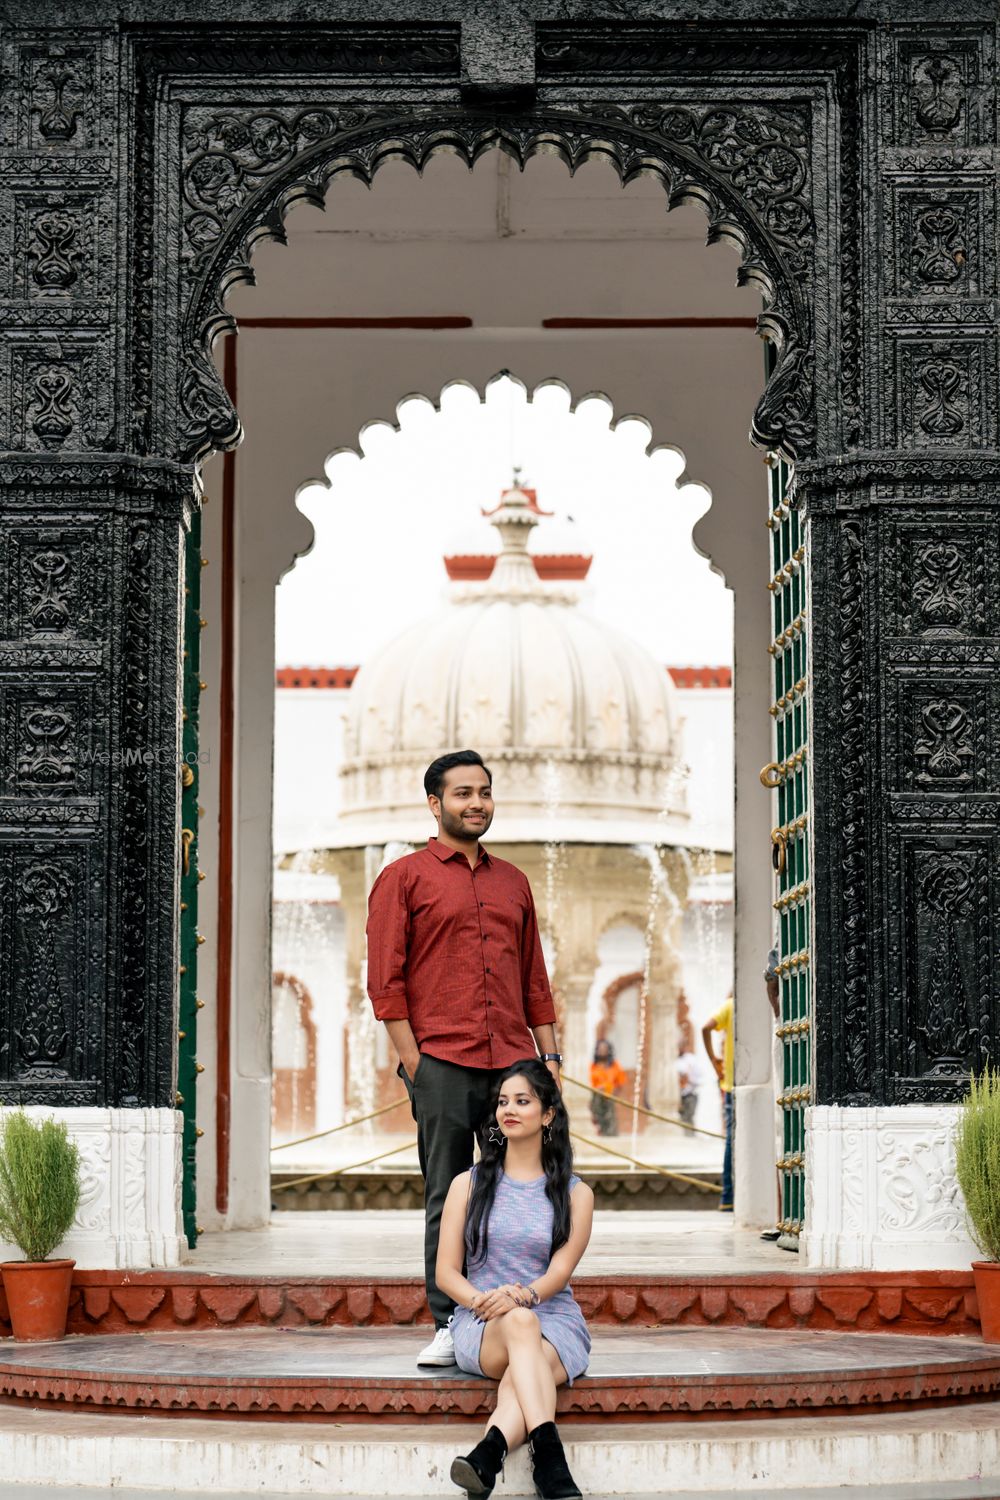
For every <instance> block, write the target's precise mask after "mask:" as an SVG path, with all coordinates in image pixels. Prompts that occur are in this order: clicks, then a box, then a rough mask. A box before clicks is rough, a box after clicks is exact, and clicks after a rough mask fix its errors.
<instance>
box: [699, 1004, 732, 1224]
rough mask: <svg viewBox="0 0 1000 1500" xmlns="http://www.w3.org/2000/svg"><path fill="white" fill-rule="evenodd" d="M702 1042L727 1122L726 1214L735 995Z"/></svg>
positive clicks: (727, 1208) (726, 1206) (727, 1207)
mask: <svg viewBox="0 0 1000 1500" xmlns="http://www.w3.org/2000/svg"><path fill="white" fill-rule="evenodd" d="M715 1031H721V1032H722V1056H721V1057H718V1056H717V1055H716V1051H715V1047H714V1046H713V1044H712V1033H713V1032H715ZM701 1037H702V1041H703V1042H704V1043H705V1051H706V1052H707V1053H708V1055H709V1058H710V1059H711V1062H712V1067H713V1068H714V1069H715V1075H716V1077H717V1078H718V1080H719V1088H720V1090H721V1091H722V1118H723V1120H724V1122H725V1125H724V1128H725V1132H726V1149H725V1152H724V1154H723V1158H722V1199H721V1201H720V1203H719V1208H720V1210H721V1211H722V1212H723V1213H732V1211H733V1125H734V1119H733V1113H734V1111H733V1106H734V1103H735V1101H734V1099H733V1078H734V1067H733V997H732V995H730V996H729V997H728V998H727V999H725V1000H724V1001H723V1002H722V1004H721V1005H720V1006H719V1009H718V1010H717V1011H716V1013H715V1015H714V1016H711V1017H710V1018H709V1019H708V1020H707V1021H706V1022H705V1024H704V1026H703V1027H702V1028H701Z"/></svg>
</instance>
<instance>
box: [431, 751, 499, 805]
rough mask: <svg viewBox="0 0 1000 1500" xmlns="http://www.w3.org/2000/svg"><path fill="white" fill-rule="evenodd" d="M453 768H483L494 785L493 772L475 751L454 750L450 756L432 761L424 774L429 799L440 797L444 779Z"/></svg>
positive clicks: (443, 756)
mask: <svg viewBox="0 0 1000 1500" xmlns="http://www.w3.org/2000/svg"><path fill="white" fill-rule="evenodd" d="M452 766H481V767H482V769H483V770H484V771H485V772H486V774H487V776H488V777H489V778H490V786H492V785H493V772H492V771H491V770H490V768H489V766H488V765H487V764H486V762H485V761H484V760H483V757H482V756H481V755H480V754H479V753H478V752H477V751H475V750H452V752H451V754H450V755H439V756H438V758H437V760H432V761H431V763H430V765H429V766H428V767H427V770H426V771H425V772H424V791H425V792H426V793H427V795H428V797H440V795H441V793H442V791H443V790H444V778H445V775H446V773H447V772H448V771H450V770H451V768H452Z"/></svg>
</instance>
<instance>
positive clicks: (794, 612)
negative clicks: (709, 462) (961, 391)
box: [761, 454, 812, 1239]
mask: <svg viewBox="0 0 1000 1500" xmlns="http://www.w3.org/2000/svg"><path fill="white" fill-rule="evenodd" d="M768 464H769V476H770V477H769V484H770V514H769V516H768V521H767V524H768V528H769V530H770V533H771V568H772V574H773V576H772V578H771V581H770V583H769V584H768V589H769V590H770V593H771V601H772V620H773V627H774V639H773V641H772V643H771V645H770V646H769V647H768V650H769V652H770V654H771V658H772V661H773V664H774V673H773V677H774V702H773V703H772V704H771V717H772V718H773V720H774V760H773V761H772V762H771V763H770V765H768V766H765V767H764V770H763V771H762V772H761V781H762V782H763V784H764V785H765V786H766V787H770V788H772V789H773V790H774V792H775V802H776V805H777V817H776V823H775V827H774V828H773V830H772V832H771V857H772V861H773V864H774V868H775V871H776V874H777V897H776V900H775V902H774V909H775V911H776V912H777V913H778V977H779V989H780V995H781V1019H780V1022H779V1025H778V1035H779V1037H780V1038H781V1044H782V1045H781V1050H782V1062H783V1068H782V1079H781V1092H780V1095H779V1102H780V1105H781V1114H782V1126H783V1130H782V1154H781V1157H780V1158H779V1161H778V1171H779V1175H780V1180H781V1215H780V1218H779V1221H778V1225H777V1227H778V1228H779V1229H781V1230H782V1231H783V1233H785V1234H787V1235H790V1236H794V1237H795V1238H796V1239H797V1237H798V1236H799V1234H800V1233H801V1231H802V1224H803V1220H804V1217H805V1170H804V1164H805V1112H806V1106H807V1105H808V1104H809V1102H810V1099H811V1084H812V1034H811V984H810V973H809V916H810V909H809V893H810V879H809V768H808V764H807V758H808V753H809V745H808V704H807V698H808V690H809V682H808V650H807V631H808V611H807V603H808V598H807V588H806V555H805V536H804V530H803V526H802V521H801V517H800V515H799V512H798V510H797V509H796V506H795V501H794V498H792V497H790V481H791V469H790V467H789V465H788V464H787V463H785V461H784V460H783V459H782V458H780V457H778V456H777V455H776V454H771V455H770V456H769V459H768Z"/></svg>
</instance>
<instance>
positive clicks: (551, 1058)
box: [542, 1052, 562, 1067]
mask: <svg viewBox="0 0 1000 1500" xmlns="http://www.w3.org/2000/svg"><path fill="white" fill-rule="evenodd" d="M542 1062H554V1063H559V1065H560V1067H561V1066H562V1053H561V1052H543V1053H542Z"/></svg>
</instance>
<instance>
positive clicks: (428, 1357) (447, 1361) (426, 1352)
mask: <svg viewBox="0 0 1000 1500" xmlns="http://www.w3.org/2000/svg"><path fill="white" fill-rule="evenodd" d="M417 1364H418V1365H453V1364H455V1340H454V1339H453V1338H452V1336H451V1319H450V1318H449V1319H448V1322H447V1325H446V1326H445V1327H444V1328H439V1329H438V1331H437V1333H435V1335H434V1337H433V1339H432V1340H431V1342H430V1343H429V1344H428V1345H427V1348H426V1349H421V1351H420V1353H419V1354H418V1355H417Z"/></svg>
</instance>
